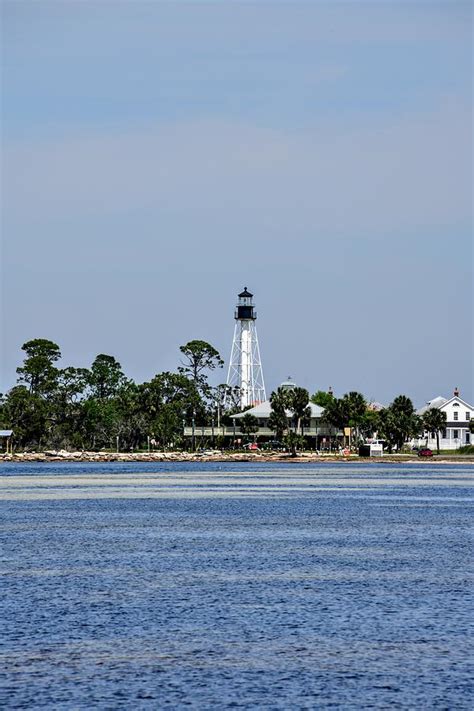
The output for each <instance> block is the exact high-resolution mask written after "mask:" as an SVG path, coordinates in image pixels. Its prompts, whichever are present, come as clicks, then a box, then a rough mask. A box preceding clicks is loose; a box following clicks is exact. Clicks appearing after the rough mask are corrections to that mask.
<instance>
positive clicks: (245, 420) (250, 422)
mask: <svg viewBox="0 0 474 711" xmlns="http://www.w3.org/2000/svg"><path fill="white" fill-rule="evenodd" d="M239 427H240V431H241V432H242V434H244V435H247V436H250V435H253V434H255V433H256V432H258V419H257V418H256V417H254V415H251V414H250V413H246V414H245V415H244V416H243V417H241V418H239Z"/></svg>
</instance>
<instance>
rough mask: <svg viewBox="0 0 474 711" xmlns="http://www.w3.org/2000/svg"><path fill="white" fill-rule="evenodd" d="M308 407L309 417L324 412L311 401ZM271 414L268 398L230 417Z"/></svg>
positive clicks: (259, 416) (268, 415)
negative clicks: (309, 410)
mask: <svg viewBox="0 0 474 711" xmlns="http://www.w3.org/2000/svg"><path fill="white" fill-rule="evenodd" d="M308 407H309V408H310V409H311V417H321V415H322V414H323V412H324V410H323V408H322V407H320V406H319V405H315V404H314V403H313V402H309V403H308ZM271 414H272V405H271V402H270V400H265V402H261V403H260V404H259V405H255V407H252V408H251V409H250V410H245V412H239V413H237V414H236V415H231V417H232V418H233V419H239V418H240V417H243V416H244V415H253V416H254V417H258V418H260V419H268V418H269V417H270V415H271ZM286 414H287V415H288V416H290V415H291V412H290V411H289V410H287V411H286Z"/></svg>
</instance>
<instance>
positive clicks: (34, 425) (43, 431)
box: [2, 385, 50, 448]
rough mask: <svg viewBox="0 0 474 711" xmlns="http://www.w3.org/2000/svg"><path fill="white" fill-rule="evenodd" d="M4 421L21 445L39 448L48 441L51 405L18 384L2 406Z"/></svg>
mask: <svg viewBox="0 0 474 711" xmlns="http://www.w3.org/2000/svg"><path fill="white" fill-rule="evenodd" d="M2 410H3V418H4V421H5V422H7V423H8V426H9V427H10V428H11V429H13V430H14V437H15V442H17V443H18V444H19V445H20V446H21V447H34V448H39V447H40V446H41V445H42V444H45V443H46V441H47V433H48V430H49V424H50V423H49V418H48V414H49V405H48V402H47V401H46V400H45V399H44V398H41V397H40V396H39V395H37V394H35V393H32V392H31V391H30V390H29V389H28V388H27V387H25V386H24V385H16V386H15V387H13V388H12V389H11V390H10V392H9V393H8V395H7V397H6V399H5V402H4V404H3V406H2Z"/></svg>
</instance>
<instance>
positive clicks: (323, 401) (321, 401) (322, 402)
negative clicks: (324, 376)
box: [310, 390, 334, 408]
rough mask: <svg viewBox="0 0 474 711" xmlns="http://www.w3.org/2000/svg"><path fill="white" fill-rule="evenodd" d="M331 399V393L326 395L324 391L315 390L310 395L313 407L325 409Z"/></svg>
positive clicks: (332, 396)
mask: <svg viewBox="0 0 474 711" xmlns="http://www.w3.org/2000/svg"><path fill="white" fill-rule="evenodd" d="M333 398H334V395H333V394H332V393H328V392H326V391H325V390H317V391H316V392H315V393H314V395H311V398H310V400H311V402H313V403H314V404H315V405H319V407H323V408H326V407H327V406H328V404H329V403H330V402H331V400H333Z"/></svg>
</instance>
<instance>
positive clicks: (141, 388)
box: [0, 338, 233, 450]
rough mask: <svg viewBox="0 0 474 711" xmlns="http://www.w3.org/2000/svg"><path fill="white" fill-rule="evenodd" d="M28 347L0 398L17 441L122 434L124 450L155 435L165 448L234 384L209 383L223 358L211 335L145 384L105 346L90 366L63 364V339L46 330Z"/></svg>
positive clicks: (101, 441) (103, 440)
mask: <svg viewBox="0 0 474 711" xmlns="http://www.w3.org/2000/svg"><path fill="white" fill-rule="evenodd" d="M22 350H23V351H24V352H25V359H24V362H23V364H22V365H21V366H20V367H19V368H17V373H18V384H17V385H15V386H14V387H13V388H12V389H11V390H10V391H9V392H8V393H7V394H6V396H2V397H1V400H0V424H1V426H2V427H8V428H12V429H13V430H14V444H15V446H16V447H17V448H36V449H46V448H55V449H59V448H78V449H91V450H95V449H100V448H104V447H105V448H115V447H116V444H117V438H118V442H119V446H120V448H121V449H123V450H131V449H137V448H140V447H144V446H146V444H147V441H148V438H151V439H153V440H155V441H156V443H157V444H159V446H161V447H165V448H166V447H168V446H170V445H171V444H172V443H173V444H174V445H179V444H180V443H181V441H182V432H183V425H184V424H185V423H187V424H190V423H191V422H192V421H194V422H195V423H198V424H200V423H205V422H206V421H207V420H208V419H209V418H210V416H211V411H212V412H213V411H215V410H216V409H217V408H219V407H222V401H223V399H224V396H225V394H226V392H227V386H225V385H220V386H219V387H218V388H211V387H210V385H209V383H208V379H207V377H208V373H209V372H210V371H212V370H214V369H215V368H220V367H222V363H223V361H222V359H221V357H220V355H219V353H218V352H217V351H216V349H215V348H213V346H211V345H210V344H209V343H206V342H205V341H190V342H189V343H187V344H186V345H184V346H182V347H181V349H180V350H181V355H182V362H181V364H180V365H179V367H178V368H177V372H171V373H170V372H164V373H158V374H157V375H155V376H154V377H153V378H152V379H151V380H150V381H148V382H145V383H141V384H137V383H135V382H133V380H131V379H130V378H128V377H127V376H126V375H125V373H124V372H123V370H122V367H121V365H120V363H119V362H118V361H117V360H116V359H115V358H114V356H111V355H106V354H103V353H101V354H99V355H98V356H97V357H96V358H95V360H94V362H93V363H92V365H91V366H90V368H76V367H72V366H69V367H66V368H58V367H57V362H58V361H59V359H60V358H61V351H60V348H59V346H58V345H57V344H56V343H53V342H52V341H49V340H46V339H43V338H38V339H35V340H32V341H28V342H27V343H25V344H24V345H23V346H22ZM232 394H233V393H232V392H231V393H228V395H230V399H232Z"/></svg>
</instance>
